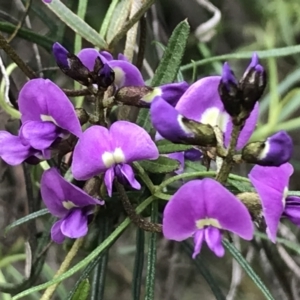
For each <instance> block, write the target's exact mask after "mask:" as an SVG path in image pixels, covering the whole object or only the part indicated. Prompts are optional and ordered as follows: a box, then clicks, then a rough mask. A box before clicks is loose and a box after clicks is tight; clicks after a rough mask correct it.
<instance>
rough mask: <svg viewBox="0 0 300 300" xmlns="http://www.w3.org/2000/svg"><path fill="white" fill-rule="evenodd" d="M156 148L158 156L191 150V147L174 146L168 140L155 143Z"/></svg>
mask: <svg viewBox="0 0 300 300" xmlns="http://www.w3.org/2000/svg"><path fill="white" fill-rule="evenodd" d="M156 146H157V148H158V151H159V153H160V154H168V153H174V152H182V151H186V150H190V149H192V148H193V147H192V146H191V145H183V144H174V143H172V142H170V141H168V140H160V141H158V142H156Z"/></svg>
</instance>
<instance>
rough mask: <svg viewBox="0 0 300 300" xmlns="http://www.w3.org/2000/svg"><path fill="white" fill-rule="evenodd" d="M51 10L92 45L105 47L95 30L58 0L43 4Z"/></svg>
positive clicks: (105, 44)
mask: <svg viewBox="0 0 300 300" xmlns="http://www.w3.org/2000/svg"><path fill="white" fill-rule="evenodd" d="M45 5H46V6H47V7H48V8H49V9H51V10H52V12H53V13H55V14H56V15H57V16H58V17H59V18H60V19H61V20H62V22H64V23H65V24H66V25H67V26H68V27H70V28H71V29H72V30H73V31H74V32H76V33H77V34H79V35H80V36H81V37H82V38H84V39H86V40H87V41H89V42H90V43H92V44H93V45H95V46H97V47H99V48H100V49H101V48H107V43H106V42H105V41H104V40H103V39H102V38H101V36H100V35H99V34H98V32H97V31H96V30H94V29H93V28H92V27H90V26H89V25H88V24H87V23H86V22H84V21H83V20H82V19H81V18H79V17H78V16H77V15H76V14H74V13H73V12H72V11H71V10H70V9H69V8H68V7H66V6H65V5H64V4H63V3H62V2H61V1H60V0H53V1H52V2H51V3H49V4H45Z"/></svg>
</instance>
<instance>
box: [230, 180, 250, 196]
mask: <svg viewBox="0 0 300 300" xmlns="http://www.w3.org/2000/svg"><path fill="white" fill-rule="evenodd" d="M227 183H228V185H229V188H230V187H233V188H234V189H236V190H237V192H238V193H244V192H253V191H254V188H253V187H252V185H251V184H250V182H246V181H239V180H235V179H231V178H228V180H227Z"/></svg>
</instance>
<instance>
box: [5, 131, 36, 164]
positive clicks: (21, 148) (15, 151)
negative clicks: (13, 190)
mask: <svg viewBox="0 0 300 300" xmlns="http://www.w3.org/2000/svg"><path fill="white" fill-rule="evenodd" d="M38 152H39V151H37V150H36V149H33V148H32V147H31V146H30V145H28V144H27V145H24V144H23V142H22V140H21V138H20V137H19V136H15V135H12V134H10V133H9V132H7V131H0V157H1V158H2V159H3V160H4V161H5V162H6V163H7V164H9V165H12V166H16V165H19V164H21V163H22V162H23V161H25V160H26V159H28V158H29V157H31V156H34V155H35V154H37V153H38Z"/></svg>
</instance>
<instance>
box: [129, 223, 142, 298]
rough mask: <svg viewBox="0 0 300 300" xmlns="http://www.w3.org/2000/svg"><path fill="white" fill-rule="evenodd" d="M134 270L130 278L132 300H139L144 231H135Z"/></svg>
mask: <svg viewBox="0 0 300 300" xmlns="http://www.w3.org/2000/svg"><path fill="white" fill-rule="evenodd" d="M135 249H136V250H135V258H134V268H133V276H132V287H131V288H132V299H133V300H140V297H141V286H142V278H143V269H144V251H145V232H144V230H142V229H140V228H137V229H136V247H135Z"/></svg>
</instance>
